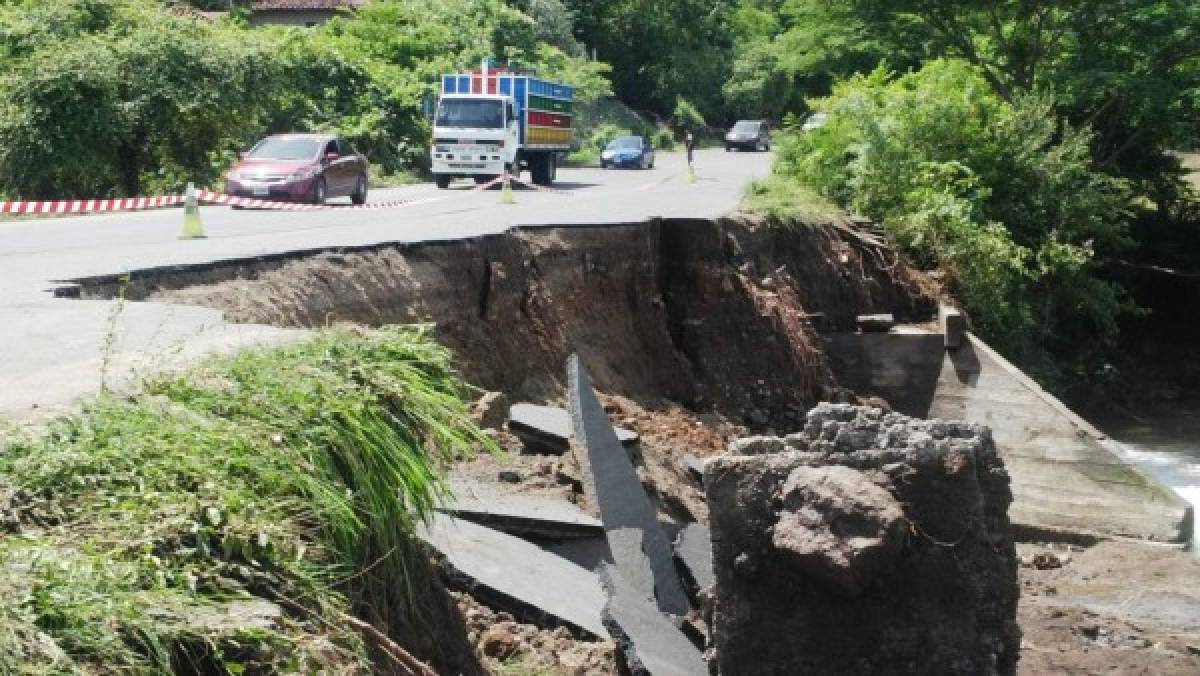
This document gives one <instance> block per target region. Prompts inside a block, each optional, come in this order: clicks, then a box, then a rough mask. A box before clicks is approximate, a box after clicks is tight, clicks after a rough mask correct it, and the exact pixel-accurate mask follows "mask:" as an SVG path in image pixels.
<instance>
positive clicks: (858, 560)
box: [772, 466, 907, 596]
mask: <svg viewBox="0 0 1200 676" xmlns="http://www.w3.org/2000/svg"><path fill="white" fill-rule="evenodd" d="M779 498H780V499H781V500H782V502H783V510H782V512H781V513H780V516H779V521H778V522H776V524H775V526H774V528H773V529H772V544H774V545H775V548H776V549H778V550H779V551H780V552H782V553H783V554H784V555H785V556H786V557H787V558H789V559H791V560H792V561H793V562H794V563H795V565H796V567H797V568H798V569H799V570H800V571H801V572H802V573H803V574H805V575H808V576H812V577H816V578H821V579H824V580H826V581H827V582H829V583H830V584H831V585H833V587H834V588H835V589H837V590H839V591H841V592H842V593H844V594H847V595H851V596H857V595H859V594H861V593H862V592H863V590H864V589H866V587H867V586H868V585H869V584H870V583H871V582H873V581H874V580H875V577H876V576H877V575H878V574H879V573H880V572H882V571H883V570H884V569H885V568H887V567H888V566H890V565H892V564H893V563H894V562H895V560H896V557H897V555H899V553H900V548H901V547H902V546H903V545H904V539H905V534H906V529H907V523H906V522H905V520H904V513H903V511H902V510H901V508H900V505H899V504H898V503H897V502H896V499H895V498H894V497H892V495H891V494H890V493H888V492H887V491H885V490H883V489H882V488H880V487H879V486H876V485H875V484H873V483H872V482H871V481H870V479H868V478H867V475H866V474H864V473H863V472H860V471H858V470H855V469H850V468H849V467H841V466H831V467H803V466H802V467H797V468H796V469H794V470H792V472H791V474H789V475H788V478H787V481H786V482H784V484H783V488H782V489H781V490H780V493H779Z"/></svg>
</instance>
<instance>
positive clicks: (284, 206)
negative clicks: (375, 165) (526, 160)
mask: <svg viewBox="0 0 1200 676" xmlns="http://www.w3.org/2000/svg"><path fill="white" fill-rule="evenodd" d="M509 178H510V180H511V181H512V182H513V183H515V184H519V185H522V186H525V187H526V188H529V189H531V190H537V191H539V192H548V193H553V194H556V195H569V194H570V193H568V192H567V191H565V190H555V189H553V188H547V187H545V186H540V185H536V184H533V183H526V182H525V181H522V180H521V179H519V178H516V177H515V176H510V177H509ZM503 182H504V176H497V177H496V178H494V179H492V180H491V181H488V182H487V183H484V184H482V185H477V186H475V188H474V190H476V191H481V190H487V189H488V188H491V187H493V186H495V185H498V184H501V183H503ZM196 201H197V202H203V203H205V204H219V205H223V206H231V207H246V208H248V209H268V210H272V211H315V210H319V209H339V210H340V209H395V208H397V207H401V206H405V205H408V204H411V203H412V201H411V200H392V201H390V202H373V203H371V204H354V205H344V204H303V203H300V202H279V201H273V200H263V199H256V198H252V197H237V196H234V195H227V194H225V193H219V192H212V191H209V190H197V191H196ZM183 203H184V195H159V196H157V197H124V198H118V199H107V200H97V199H92V200H52V201H45V202H24V201H15V200H14V201H0V214H14V215H21V214H88V213H106V212H115V211H145V210H148V209H165V208H171V207H181V206H183Z"/></svg>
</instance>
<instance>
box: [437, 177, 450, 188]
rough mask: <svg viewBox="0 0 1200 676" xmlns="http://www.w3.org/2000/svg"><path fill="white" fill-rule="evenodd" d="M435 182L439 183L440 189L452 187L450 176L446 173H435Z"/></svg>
mask: <svg viewBox="0 0 1200 676" xmlns="http://www.w3.org/2000/svg"><path fill="white" fill-rule="evenodd" d="M433 182H434V184H436V185H437V187H438V190H445V189H446V188H449V187H450V177H449V176H447V175H446V174H434V175H433Z"/></svg>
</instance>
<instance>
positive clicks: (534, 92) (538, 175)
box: [430, 64, 574, 188]
mask: <svg viewBox="0 0 1200 676" xmlns="http://www.w3.org/2000/svg"><path fill="white" fill-rule="evenodd" d="M573 100H574V90H573V89H572V88H571V87H570V86H568V85H564V84H560V83H557V82H547V81H545V80H539V79H537V78H536V77H533V76H532V75H528V74H523V73H516V72H510V71H508V70H506V69H504V68H498V69H492V68H488V67H487V65H486V64H485V65H484V66H483V67H482V68H480V69H479V70H476V71H472V72H469V73H459V74H452V75H443V76H442V94H441V98H440V99H439V100H438V105H437V112H436V113H435V115H434V119H433V148H432V152H431V153H430V156H431V158H432V171H433V179H434V182H435V183H437V186H438V187H439V188H446V187H448V186H449V185H450V181H451V180H453V179H455V178H467V177H469V178H473V179H474V180H475V182H476V183H479V184H484V183H488V182H490V181H492V180H494V179H495V178H496V177H498V176H503V175H504V174H505V173H508V174H510V175H511V176H513V177H518V176H519V175H520V173H521V170H522V169H528V170H529V172H530V174H531V176H532V178H533V182H534V183H535V184H537V185H543V186H547V185H550V184H552V183H554V179H555V176H556V175H557V172H558V162H559V158H560V157H561V156H562V155H563V154H565V153H566V152H567V151H569V150H570V148H571V134H572V131H573V124H572V121H573V111H572V102H573Z"/></svg>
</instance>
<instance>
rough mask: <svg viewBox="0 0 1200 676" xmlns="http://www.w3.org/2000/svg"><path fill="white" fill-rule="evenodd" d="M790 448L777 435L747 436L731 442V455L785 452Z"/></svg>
mask: <svg viewBox="0 0 1200 676" xmlns="http://www.w3.org/2000/svg"><path fill="white" fill-rule="evenodd" d="M786 450H788V446H787V443H785V442H784V440H783V439H779V438H777V437H763V436H757V437H745V438H742V439H738V440H736V441H734V442H733V443H731V444H729V454H730V455H762V454H764V453H783V452H784V451H786Z"/></svg>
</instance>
